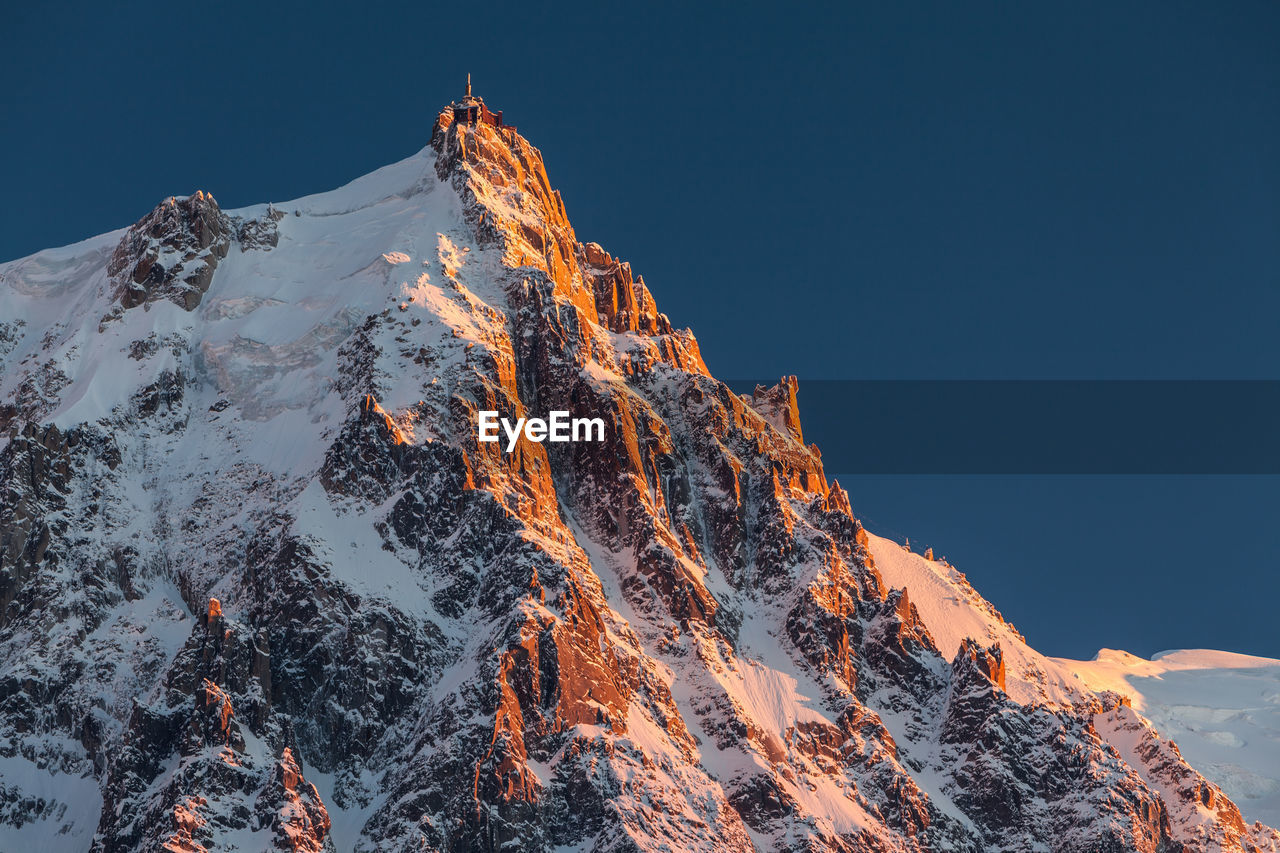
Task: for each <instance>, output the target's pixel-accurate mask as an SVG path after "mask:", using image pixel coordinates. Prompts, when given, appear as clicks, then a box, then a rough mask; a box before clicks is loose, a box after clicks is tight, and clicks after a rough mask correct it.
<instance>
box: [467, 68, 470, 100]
mask: <svg viewBox="0 0 1280 853" xmlns="http://www.w3.org/2000/svg"><path fill="white" fill-rule="evenodd" d="M467 97H468V98H470V97H471V73H470V72H468V73H467Z"/></svg>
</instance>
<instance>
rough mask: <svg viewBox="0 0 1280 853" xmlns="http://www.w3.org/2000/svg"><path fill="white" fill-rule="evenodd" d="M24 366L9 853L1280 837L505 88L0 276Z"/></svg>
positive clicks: (7, 800)
mask: <svg viewBox="0 0 1280 853" xmlns="http://www.w3.org/2000/svg"><path fill="white" fill-rule="evenodd" d="M0 377H3V379H2V384H0V490H2V491H0V495H2V496H3V497H2V500H0V572H2V574H0V605H2V609H0V711H2V713H0V849H3V850H5V851H9V850H68V851H85V850H101V851H135V850H146V851H150V850H173V851H202V850H209V851H213V850H220V851H221V850H264V849H272V850H295V851H326V850H329V851H332V850H339V851H351V850H358V851H375V850H376V851H383V850H441V851H444V850H447V851H481V850H483V851H492V850H498V849H506V850H545V851H551V850H556V851H570V850H610V851H651V850H652V851H657V850H693V851H746V850H753V849H754V850H762V851H774V850H794V851H801V850H803V851H823V850H829V851H854V850H859V851H861V850H882V851H917V850H934V851H980V850H1026V851H1038V850H1052V851H1175V850H1206V851H1208V850H1241V851H1243V850H1278V849H1280V835H1278V834H1277V833H1276V832H1275V831H1274V830H1272V829H1270V828H1268V827H1266V826H1264V825H1262V824H1256V823H1250V822H1249V821H1248V820H1246V819H1245V818H1244V817H1243V816H1242V815H1241V813H1240V811H1239V809H1238V808H1237V807H1236V805H1235V804H1234V803H1233V802H1232V800H1231V799H1230V798H1229V796H1228V791H1235V790H1245V789H1243V788H1239V787H1236V788H1233V787H1232V785H1234V784H1235V783H1236V782H1237V781H1238V779H1237V778H1236V777H1232V778H1231V779H1227V777H1225V776H1219V777H1218V783H1215V781H1210V779H1211V778H1213V777H1212V776H1210V777H1209V778H1206V776H1203V775H1201V773H1202V772H1204V773H1207V774H1212V773H1214V772H1218V771H1220V770H1221V769H1222V767H1220V766H1218V765H1216V764H1215V765H1214V766H1207V765H1206V766H1202V767H1201V766H1193V765H1194V764H1195V756H1193V755H1190V754H1189V755H1188V758H1189V759H1191V760H1192V761H1191V763H1188V760H1185V759H1184V758H1183V756H1182V755H1181V753H1180V752H1179V750H1178V749H1177V748H1176V747H1175V746H1174V745H1173V744H1172V743H1171V742H1169V741H1168V740H1167V739H1165V738H1164V737H1163V735H1162V734H1161V732H1160V731H1158V730H1157V728H1156V727H1155V726H1153V725H1152V721H1153V720H1154V721H1155V722H1157V723H1158V724H1160V725H1170V726H1184V727H1189V726H1190V725H1192V723H1191V721H1192V720H1193V718H1192V717H1191V716H1188V715H1186V714H1184V715H1182V716H1178V715H1177V714H1176V713H1171V712H1170V713H1166V708H1167V706H1168V705H1169V704H1170V703H1169V700H1168V697H1167V696H1166V695H1164V694H1160V693H1159V692H1158V691H1155V690H1143V689H1137V688H1136V687H1134V685H1133V683H1132V682H1131V681H1127V680H1124V676H1122V675H1117V674H1115V673H1114V672H1111V671H1110V670H1106V669H1105V668H1102V667H1100V666H1094V667H1092V668H1091V667H1090V666H1088V665H1084V664H1073V663H1070V662H1063V661H1055V660H1051V659H1048V658H1045V657H1043V656H1041V655H1039V654H1037V653H1036V652H1035V651H1034V650H1032V649H1030V648H1029V647H1028V646H1027V645H1026V643H1025V642H1024V641H1023V639H1022V637H1021V636H1020V635H1019V634H1018V633H1017V631H1016V630H1014V629H1013V628H1012V627H1011V626H1009V625H1007V624H1006V623H1005V622H1004V620H1003V619H1002V618H1001V617H1000V615H999V613H998V612H997V611H996V610H995V609H994V608H993V607H992V606H991V605H990V604H988V603H987V602H986V601H984V600H983V599H982V598H981V597H980V596H979V595H978V593H977V592H975V591H974V590H973V588H972V587H971V586H969V585H968V583H967V582H966V581H965V580H964V577H963V575H960V574H959V573H958V572H956V571H955V570H954V569H952V568H951V567H950V566H947V565H946V564H944V563H941V562H937V561H932V560H926V559H925V558H924V557H921V556H917V555H914V554H911V553H909V552H907V551H905V550H904V549H903V548H901V547H900V546H898V545H896V544H894V543H891V542H887V541H885V540H881V539H877V538H875V537H872V536H870V535H869V534H868V533H867V531H865V530H864V529H863V528H862V526H861V525H860V524H859V523H858V521H857V520H856V519H855V517H854V514H853V511H852V509H851V507H850V505H849V500H848V496H847V494H846V493H845V492H844V490H842V489H841V488H840V487H839V485H838V484H836V483H829V482H828V480H827V478H826V476H825V474H824V472H823V467H822V459H821V455H820V453H819V452H818V450H817V448H816V447H812V446H806V445H805V444H804V441H803V434H802V430H801V424H800V419H799V416H798V409H797V402H796V401H797V383H796V382H795V380H794V378H793V377H791V378H785V379H783V380H782V381H781V382H779V384H778V385H776V386H774V387H772V388H763V387H762V388H759V389H757V391H756V393H755V394H753V395H750V396H739V395H737V394H734V393H733V392H732V391H730V390H729V389H728V388H727V387H726V386H725V385H723V384H722V383H720V382H718V381H717V380H715V379H714V378H713V377H711V376H710V375H709V374H708V372H707V369H706V367H705V365H704V364H703V361H702V358H701V356H700V354H699V351H698V345H697V342H696V340H695V338H694V336H693V334H692V333H691V332H690V331H688V330H681V329H677V328H675V327H673V326H672V324H671V322H670V321H669V320H668V318H667V317H666V316H665V315H663V314H661V313H659V312H658V310H657V307H656V305H655V304H654V300H653V297H652V296H651V294H650V292H649V290H648V288H647V287H646V286H645V284H644V282H643V280H642V279H640V278H639V277H637V276H635V275H634V274H633V273H632V270H631V268H630V266H629V265H628V264H626V263H624V262H621V261H619V260H617V259H616V258H614V257H612V256H611V255H610V254H609V253H608V252H606V251H605V250H604V249H602V248H601V247H600V246H598V245H596V244H593V243H585V244H584V243H580V242H579V241H578V239H577V237H576V236H575V234H574V231H573V228H572V226H571V225H570V224H569V221H568V218H567V216H566V212H565V208H564V204H563V203H562V201H561V199H560V196H559V194H558V193H557V192H555V190H553V189H552V188H551V186H550V183H549V182H548V180H547V177H546V172H545V169H544V167H543V163H542V159H541V155H540V154H539V153H538V151H537V150H536V149H535V148H533V147H532V146H531V145H530V144H529V143H528V142H527V141H526V140H525V139H524V138H522V137H521V136H519V135H518V134H517V132H516V131H515V129H514V128H511V127H509V126H506V125H504V124H503V121H502V116H501V114H500V113H492V112H490V111H489V110H488V108H487V107H485V106H484V105H483V104H482V103H481V102H480V101H479V100H478V99H467V100H465V101H463V102H460V103H459V104H456V105H452V106H451V107H450V108H447V109H446V110H444V111H443V112H441V114H440V116H439V117H438V118H437V120H436V124H435V126H434V129H433V131H432V135H431V140H430V144H429V145H428V146H427V147H425V148H424V149H423V150H422V151H420V152H419V153H417V154H415V155H414V156H412V157H409V158H408V159H406V160H403V161H401V162H399V163H396V164H394V165H391V166H388V167H386V168H383V169H380V170H378V171H376V172H374V173H372V174H370V175H367V176H365V177H363V178H360V179H358V180H356V181H354V182H352V183H351V184H348V185H347V186H345V187H342V188H341V189H338V190H335V191H333V192H329V193H322V194H320V195H315V196H309V197H306V198H302V199H298V200H297V201H293V202H288V203H282V204H278V205H261V206H257V207H252V208H245V209H241V210H234V211H224V210H222V209H221V208H220V207H219V205H218V203H217V201H216V200H215V199H214V198H213V197H212V196H210V195H208V194H206V193H204V192H197V193H196V194H195V195H192V196H187V197H175V198H171V199H166V200H164V201H163V202H162V203H161V204H160V205H159V206H158V207H157V208H156V209H155V210H154V211H152V212H151V213H150V214H148V215H147V216H145V217H144V218H143V219H142V220H140V221H139V222H138V223H136V224H134V225H133V226H131V227H129V228H127V229H125V230H123V231H117V232H114V233H111V234H106V235H103V236H101V237H98V238H93V239H91V240H87V241H85V242H83V243H79V244H76V245H74V246H69V247H66V248H63V249H56V250H51V251H47V252H42V253H40V254H37V255H34V256H32V257H29V258H25V259H23V260H20V261H16V262H13V263H9V264H6V265H4V266H0ZM481 411H496V412H498V413H500V414H501V415H502V416H503V417H506V418H510V419H512V420H514V419H516V418H518V417H528V416H536V417H545V416H546V415H547V414H548V413H550V412H553V411H569V412H572V413H574V414H575V415H582V416H592V417H597V416H598V417H601V418H603V419H604V420H605V421H606V423H607V432H606V436H605V440H604V441H600V442H592V441H580V442H567V443H543V442H537V441H533V440H530V439H529V438H528V437H527V436H526V437H525V438H522V439H521V440H520V441H519V442H518V443H517V444H516V446H515V447H514V449H513V450H512V451H511V452H508V451H507V450H506V447H505V445H504V444H503V443H487V442H482V441H480V440H478V434H477V422H478V416H479V413H480V412H481ZM1164 660H1165V659H1162V661H1164ZM1274 663H1275V662H1265V663H1262V664H1259V666H1271V665H1272V664H1274ZM1152 665H1153V666H1161V665H1162V663H1161V662H1160V661H1158V662H1156V663H1155V664H1152ZM1169 665H1172V664H1167V665H1164V666H1165V667H1166V668H1165V669H1162V670H1161V672H1164V671H1168V670H1167V667H1168V666H1169ZM1270 701H1272V702H1274V694H1271V695H1270ZM1156 703H1162V704H1161V705H1160V707H1159V708H1157V707H1155V706H1156ZM1174 704H1176V703H1174ZM1179 720H1181V721H1182V722H1177V721H1179ZM1188 730H1190V729H1188ZM1237 736H1238V735H1237ZM1268 736H1270V737H1274V734H1273V733H1272V734H1270V735H1268ZM1233 766H1238V767H1242V768H1243V767H1245V765H1244V764H1239V765H1233ZM1255 775H1256V776H1257V779H1258V780H1261V781H1260V782H1258V784H1263V783H1265V781H1266V779H1265V778H1264V777H1265V774H1262V773H1255ZM1249 790H1257V787H1256V785H1255V787H1254V788H1252V789H1249ZM1261 805H1262V806H1265V807H1267V808H1271V807H1270V806H1266V804H1265V803H1262V804H1261ZM1250 817H1253V816H1252V815H1250Z"/></svg>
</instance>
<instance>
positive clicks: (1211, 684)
mask: <svg viewBox="0 0 1280 853" xmlns="http://www.w3.org/2000/svg"><path fill="white" fill-rule="evenodd" d="M1055 660H1056V662H1057V663H1059V664H1060V665H1062V666H1064V667H1066V668H1067V669H1069V670H1071V671H1072V672H1074V673H1076V674H1077V675H1079V676H1080V678H1081V679H1082V680H1083V681H1084V682H1085V684H1087V685H1088V686H1089V687H1090V688H1091V689H1093V690H1098V691H1103V690H1110V691H1114V692H1115V693H1119V694H1123V695H1125V696H1127V697H1129V699H1130V700H1131V702H1132V705H1133V708H1134V710H1136V711H1140V712H1141V713H1142V714H1143V716H1145V717H1146V718H1147V719H1149V720H1150V721H1151V722H1152V724H1153V725H1154V726H1155V727H1156V729H1157V730H1159V732H1160V733H1161V734H1163V735H1164V736H1166V737H1168V738H1170V739H1172V740H1174V741H1176V742H1177V744H1178V748H1179V749H1180V750H1181V752H1182V755H1183V756H1184V757H1185V758H1186V759H1187V762H1188V763H1190V764H1191V766H1193V767H1195V768H1196V769H1197V770H1199V771H1200V772H1201V773H1203V774H1204V775H1205V776H1207V777H1208V778H1209V779H1212V780H1213V781H1214V782H1216V783H1217V784H1218V785H1219V786H1221V788H1222V790H1223V791H1224V792H1226V794H1227V795H1228V796H1229V797H1231V799H1233V800H1235V802H1236V805H1238V806H1239V807H1240V810H1241V811H1242V812H1244V814H1245V816H1246V817H1248V818H1251V819H1255V820H1260V821H1262V822H1263V823H1266V824H1270V825H1272V826H1275V825H1277V824H1280V660H1275V659H1273V658H1260V657H1253V656H1251V655H1238V654H1232V653H1230V652H1215V651H1209V650H1206V649H1184V650H1180V651H1172V652H1161V653H1160V654H1158V655H1156V656H1155V657H1154V658H1153V659H1152V660H1144V659H1142V658H1140V657H1136V656H1134V655H1131V654H1129V653H1128V652H1122V651H1116V650H1114V649H1103V650H1102V651H1100V652H1099V653H1098V656H1097V657H1096V658H1094V659H1093V660H1091V661H1075V660H1065V659H1055Z"/></svg>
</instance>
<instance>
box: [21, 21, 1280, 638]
mask: <svg viewBox="0 0 1280 853" xmlns="http://www.w3.org/2000/svg"><path fill="white" fill-rule="evenodd" d="M1277 45H1280V5H1278V4H1276V3H1274V2H1272V0H1240V2H1233V3H1229V4H1213V3H1195V4H1192V3H1184V2H1124V3H1114V2H1105V3H1103V2H1071V3H1065V2H1064V3H1060V4H1049V3H1030V4H1014V3H1000V4H987V3H980V2H979V3H966V4H954V3H903V4H895V3H875V4H870V3H868V4H821V5H817V4H814V5H806V4H795V3H791V4H780V3H777V4H758V3H750V2H738V3H679V4H677V3H670V4H667V3H643V4H639V3H637V4H632V6H631V8H629V9H625V10H624V9H622V8H621V7H617V6H609V7H603V6H601V7H598V6H597V5H596V4H572V3H560V4H533V3H524V4H519V5H514V4H513V5H505V4H503V3H496V2H486V3H483V4H479V3H477V4H467V3H465V2H451V3H447V4H444V3H441V4H428V3H418V4H394V5H393V4H384V3H378V2H365V3H361V4H338V3H330V2H312V3H307V4H303V3H292V2H275V3H269V4H257V3H254V4H249V3H236V2H230V3H219V4H193V3H177V2H171V3H167V4H155V3H145V2H144V3H131V4H115V5H114V6H113V5H112V4H102V3H95V4H79V3H68V4H57V5H55V4H8V5H7V6H6V7H5V9H4V11H3V12H0V79H2V80H3V81H4V84H3V86H0V118H2V119H3V121H0V127H2V128H3V132H0V163H2V164H3V166H0V170H2V171H0V176H2V177H3V182H2V183H0V186H2V187H3V199H2V203H0V259H5V260H7V259H11V258H15V257H19V256H22V255H25V254H29V253H31V252H33V251H36V250H38V249H40V248H43V247H46V246H53V245H61V244H65V243H69V242H73V241H75V240H77V239H80V238H83V237H86V236H89V235H91V234H96V233H101V232H103V231H107V230H110V229H113V228H118V227H121V226H124V225H127V224H129V223H131V222H133V221H134V220H136V219H138V218H139V217H140V216H142V215H143V214H144V213H146V212H147V211H148V210H150V209H151V208H152V207H153V206H154V205H155V204H156V203H157V202H158V201H159V200H160V199H162V198H164V197H166V196H168V195H171V194H175V193H177V194H181V193H189V192H194V191H195V190H196V189H204V190H208V191H211V192H213V193H214V194H215V195H216V196H217V198H218V200H219V202H220V203H221V204H222V205H223V206H224V207H235V206H238V205H243V204H250V203H254V202H259V201H266V200H284V199H289V198H293V197H296V196H300V195H303V194H306V193H310V192H315V191H319V190H323V189H327V188H330V187H333V186H336V185H338V184H340V183H343V182H345V181H346V180H349V179H350V178H353V177H355V176H357V175H359V174H362V173H364V172H367V171H370V170H371V169H373V168H376V167H377V166H380V165H383V164H385V163H388V162H391V161H393V160H396V159H399V158H401V157H403V156H405V155H407V154H409V153H411V152H413V151H415V150H417V149H418V148H420V147H421V146H422V145H424V144H425V143H426V141H427V137H428V134H429V131H430V127H431V122H432V120H433V118H434V116H435V113H436V112H437V110H438V109H439V107H440V106H442V105H443V104H444V103H446V102H447V101H449V100H450V99H452V98H453V97H456V96H457V95H458V94H459V93H460V89H461V86H462V82H463V80H464V78H465V74H466V73H467V72H468V71H470V72H471V73H472V74H473V76H474V79H475V84H476V90H477V92H478V93H479V94H481V95H483V96H485V98H486V100H487V101H488V102H489V103H490V104H491V105H493V106H495V107H498V108H501V109H504V110H506V115H507V117H508V118H509V119H510V120H511V121H512V122H514V123H516V124H517V125H519V127H520V130H521V132H522V133H523V134H524V135H525V136H527V137H528V138H529V139H530V140H531V141H532V142H533V143H534V144H536V145H538V146H539V147H540V148H541V149H542V150H543V152H544V154H545V156H546V159H547V163H548V170H549V172H550V176H551V179H552V182H553V183H554V184H555V185H556V186H557V187H559V188H560V189H561V191H562V193H563V195H564V198H565V202H566V204H567V206H568V209H569V214H570V218H571V219H572V221H573V222H574V224H575V226H576V227H577V229H578V234H579V237H580V238H581V239H584V240H595V241H598V242H600V243H601V244H603V245H604V246H605V247H606V248H608V249H609V250H610V251H611V252H612V253H614V254H615V255H620V256H622V257H624V258H626V259H628V260H630V261H631V262H632V264H633V266H634V267H635V269H636V270H637V271H638V272H640V273H641V274H643V275H644V276H645V279H646V281H647V282H648V283H649V285H650V287H651V289H652V290H653V292H654V294H655V296H656V298H657V300H658V303H659V306H660V307H661V308H662V310H664V311H665V312H666V313H668V314H669V315H670V316H671V318H672V320H673V321H674V322H675V323H676V324H678V325H687V326H691V327H692V328H693V329H694V331H695V332H696V333H697V335H698V337H699V340H700V341H701V343H702V347H703V352H704V354H705V356H706V358H707V362H708V364H709V365H710V367H711V369H712V371H713V372H714V373H715V374H717V375H719V376H722V377H725V378H733V379H744V378H756V377H776V376H778V375H781V374H783V373H787V374H790V373H794V374H797V375H799V376H800V378H801V400H802V405H803V399H804V390H803V382H804V380H805V379H806V378H811V379H817V378H824V379H842V378H925V379H944V378H981V379H991V378H1029V379H1034V378H1098V379H1106V378H1210V379H1212V378H1273V379H1274V378H1280V375H1277V374H1278V373H1280V367H1278V366H1280V337H1278V336H1277V334H1276V326H1277V317H1280V50H1277V48H1276V46H1277ZM814 416H817V417H820V416H821V413H815V415H814ZM1231 416H1232V413H1230V412H1227V413H1224V417H1231ZM869 452H870V451H869ZM833 473H839V472H833ZM842 479H843V478H842ZM846 484H847V485H848V487H849V488H850V491H851V492H852V493H853V498H854V503H855V508H856V509H858V510H859V511H860V512H861V513H863V514H864V515H865V516H866V517H867V518H869V519H870V522H869V523H870V525H871V527H872V529H876V527H877V525H879V527H880V528H881V529H882V530H885V531H887V532H891V533H897V534H899V535H901V536H910V537H911V538H912V539H913V541H918V542H928V544H933V545H934V546H935V547H936V548H938V550H939V551H941V552H942V553H945V554H947V555H948V556H949V557H951V558H952V561H953V562H955V563H957V564H959V565H960V567H961V568H962V569H964V570H965V571H967V572H968V574H969V576H970V578H971V579H972V580H973V581H974V582H975V584H976V585H977V586H978V588H979V589H980V590H981V591H983V592H984V593H985V594H986V595H987V596H988V597H990V598H991V599H992V600H993V601H994V602H995V604H996V605H997V606H998V607H1000V608H1001V609H1002V610H1003V611H1004V612H1005V614H1006V615H1007V616H1009V617H1010V618H1012V619H1013V620H1014V621H1015V622H1016V623H1018V624H1019V626H1020V627H1021V628H1022V629H1023V630H1024V631H1025V632H1026V633H1027V634H1028V636H1029V638H1030V639H1031V640H1032V642H1033V643H1035V644H1037V645H1038V646H1039V647H1041V648H1042V649H1043V650H1044V651H1047V652H1050V653H1059V654H1070V655H1077V656H1088V655H1091V654H1092V653H1093V651H1095V650H1096V648H1097V647H1098V646H1101V645H1108V646H1123V647H1126V648H1128V649H1129V650H1131V651H1134V652H1139V653H1147V654H1149V653H1151V652H1153V651H1157V650H1159V649H1161V648H1167V647H1170V646H1215V647H1220V648H1227V649H1231V650H1237V651H1249V652H1254V653H1259V654H1267V655H1271V656H1280V629H1277V628H1276V627H1275V623H1276V620H1275V618H1274V613H1275V605H1274V602H1275V601H1276V599H1277V596H1278V595H1280V581H1278V580H1277V569H1278V568H1280V566H1278V565H1277V564H1278V562H1280V559H1278V558H1277V556H1276V542H1275V541H1274V536H1273V531H1274V530H1275V529H1276V525H1275V522H1274V519H1275V518H1276V517H1277V514H1278V513H1277V511H1278V510H1280V483H1278V482H1277V480H1276V478H1262V477H1254V478H1248V477H1246V478H1230V479H1226V478H1186V477H1182V478H1147V479H1145V480H1143V479H1134V478H1094V479H1090V480H1088V481H1085V480H1081V479H1079V478H1043V477H1041V478H1034V477H1033V478H982V477H949V478H884V477H877V478H860V479H859V478H852V479H850V480H848V481H847V482H846Z"/></svg>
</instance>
